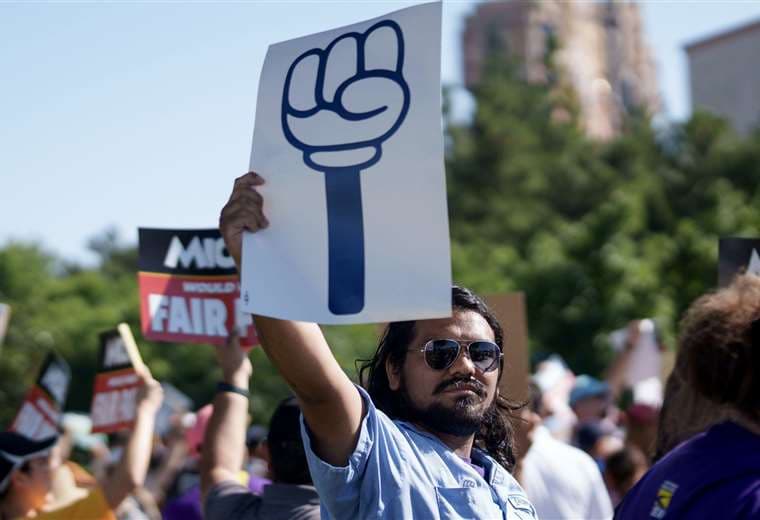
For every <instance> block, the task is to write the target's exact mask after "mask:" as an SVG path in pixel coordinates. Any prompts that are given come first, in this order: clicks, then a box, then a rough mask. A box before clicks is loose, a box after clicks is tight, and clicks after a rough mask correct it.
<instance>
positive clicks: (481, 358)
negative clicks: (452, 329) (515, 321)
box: [410, 339, 504, 372]
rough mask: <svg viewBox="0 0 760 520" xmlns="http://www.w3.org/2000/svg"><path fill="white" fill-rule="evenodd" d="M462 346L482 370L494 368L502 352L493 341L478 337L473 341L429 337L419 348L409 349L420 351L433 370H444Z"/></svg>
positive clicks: (457, 356)
mask: <svg viewBox="0 0 760 520" xmlns="http://www.w3.org/2000/svg"><path fill="white" fill-rule="evenodd" d="M462 347H464V349H465V351H467V356H468V357H469V358H470V361H472V364H473V365H475V367H476V368H477V369H478V370H480V371H482V372H490V371H491V370H494V369H495V368H496V367H497V366H498V364H499V361H500V360H501V358H502V356H503V355H504V354H502V353H501V349H500V348H499V345H497V344H496V343H494V342H493V341H487V340H482V339H478V340H475V341H457V340H454V339H431V340H430V341H428V342H427V343H425V345H424V346H423V347H422V348H421V349H417V348H413V349H410V350H414V351H419V352H422V353H423V354H424V356H425V363H427V366H429V367H430V368H432V369H433V370H446V369H447V368H449V367H450V366H451V365H453V364H454V361H456V360H457V359H458V358H459V353H460V352H461V350H462Z"/></svg>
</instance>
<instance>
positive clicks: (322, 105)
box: [241, 3, 451, 323]
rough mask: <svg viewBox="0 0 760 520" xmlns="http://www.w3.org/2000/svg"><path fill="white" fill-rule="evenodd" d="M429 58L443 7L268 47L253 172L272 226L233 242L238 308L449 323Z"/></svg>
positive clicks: (298, 316) (317, 317) (437, 50)
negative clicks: (237, 258)
mask: <svg viewBox="0 0 760 520" xmlns="http://www.w3.org/2000/svg"><path fill="white" fill-rule="evenodd" d="M440 54H441V4H440V3H431V4H425V5H420V6H415V7H410V8H407V9H402V10H400V11H396V12H393V13H390V14H388V15H386V16H381V17H378V18H375V19H372V20H369V21H366V22H362V23H357V24H354V25H349V26H346V27H343V28H340V29H336V30H332V31H327V32H323V33H318V34H314V35H311V36H306V37H303V38H298V39H295V40H289V41H286V42H282V43H278V44H275V45H272V46H270V48H269V50H268V52H267V56H266V59H265V62H264V67H263V71H262V75H261V80H260V85H259V94H258V102H257V108H256V125H255V130H254V136H253V150H252V154H251V164H250V166H251V169H252V170H254V171H256V172H257V173H259V174H260V175H261V176H262V177H264V179H265V180H266V184H265V185H264V186H263V187H262V188H261V190H260V191H261V193H262V195H263V197H264V211H265V213H266V215H267V218H268V220H269V222H270V226H269V228H267V229H265V230H263V231H260V232H257V233H247V234H246V236H245V237H244V240H243V262H242V263H243V265H242V283H241V297H242V300H243V302H244V309H245V310H246V311H248V312H252V313H254V314H261V315H265V316H274V317H277V318H283V319H293V320H303V321H315V322H319V323H364V322H382V321H397V320H404V319H423V318H433V317H443V316H449V315H450V314H451V261H450V251H449V231H448V212H447V208H446V186H445V176H444V168H443V136H442V129H441V87H440Z"/></svg>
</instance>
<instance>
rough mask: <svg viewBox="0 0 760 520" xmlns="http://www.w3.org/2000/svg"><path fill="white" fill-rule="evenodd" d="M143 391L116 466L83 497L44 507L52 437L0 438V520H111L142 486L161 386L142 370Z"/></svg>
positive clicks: (55, 457)
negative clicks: (39, 439)
mask: <svg viewBox="0 0 760 520" xmlns="http://www.w3.org/2000/svg"><path fill="white" fill-rule="evenodd" d="M138 375H139V376H140V378H141V379H142V381H143V385H142V386H141V387H140V390H139V392H138V394H137V400H136V405H137V411H136V414H135V424H134V426H133V428H132V430H131V432H130V434H129V439H128V442H127V444H126V448H125V450H124V453H123V456H122V458H121V462H120V464H119V465H118V466H117V467H116V469H115V471H114V472H113V474H112V475H111V476H109V477H108V478H105V479H103V480H99V481H98V483H97V485H95V486H94V487H91V488H89V489H87V490H86V492H85V494H84V495H79V496H77V495H72V500H71V501H70V502H69V503H65V502H63V503H57V504H56V506H55V509H52V508H50V507H49V501H50V499H51V491H52V487H53V480H54V479H53V476H54V474H55V473H56V471H57V470H58V469H59V467H60V466H61V462H62V461H61V460H60V453H59V452H58V450H56V449H54V446H55V444H56V442H57V441H58V438H57V437H52V438H50V439H46V440H44V441H31V440H29V439H26V438H25V437H23V436H21V435H19V434H17V433H15V432H3V433H0V519H1V520H15V519H22V518H37V519H40V520H46V519H55V520H67V519H70V520H79V519H85V518H86V519H89V520H100V519H108V520H112V519H114V518H115V515H114V511H115V510H116V509H117V508H118V507H119V506H120V505H121V503H122V502H123V501H124V499H126V498H127V497H128V496H129V495H130V494H131V493H132V492H134V491H135V489H137V488H138V487H140V486H141V485H142V483H143V482H144V480H145V474H146V472H147V470H148V462H149V459H150V453H151V441H152V437H153V426H154V418H155V415H156V411H157V410H158V407H159V406H160V405H161V398H162V392H161V385H159V384H158V382H156V381H155V380H154V379H153V378H152V377H151V375H150V373H149V372H148V371H147V368H145V370H144V371H142V372H140V373H139V374H138Z"/></svg>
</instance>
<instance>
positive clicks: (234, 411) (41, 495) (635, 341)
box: [0, 172, 760, 520]
mask: <svg viewBox="0 0 760 520" xmlns="http://www.w3.org/2000/svg"><path fill="white" fill-rule="evenodd" d="M262 184H263V179H261V177H259V176H258V175H256V174H255V173H252V172H251V173H248V174H246V175H244V176H243V177H241V178H239V179H238V180H237V181H236V183H235V187H234V190H233V193H232V195H231V197H230V200H229V202H228V203H227V205H226V206H225V208H224V210H223V211H222V215H221V220H220V228H221V231H222V234H223V236H224V238H225V242H226V244H227V248H228V250H229V252H230V254H231V255H232V257H233V258H234V259H235V261H236V262H237V264H238V265H240V255H241V240H242V234H243V232H245V231H249V232H256V231H257V230H259V229H261V228H262V227H266V226H267V225H268V223H267V220H266V218H265V217H264V214H263V209H262V208H263V200H262V196H261V194H260V193H259V191H258V188H259V187H260V186H261V185H262ZM254 319H255V323H256V327H257V330H258V333H259V336H260V338H261V343H262V346H261V348H263V349H264V351H265V353H266V355H267V356H268V357H269V359H270V360H271V362H272V364H273V365H274V366H275V367H276V369H277V370H278V371H279V373H280V374H281V376H282V377H283V378H284V380H285V381H286V382H287V383H288V385H289V386H290V388H291V390H292V392H293V395H292V396H287V397H285V398H284V399H283V401H282V402H280V404H279V405H278V407H277V409H276V410H275V412H274V414H273V415H272V417H271V418H270V420H269V422H268V426H267V427H266V428H265V429H264V428H261V427H260V426H249V397H250V393H249V392H250V388H251V386H252V385H253V386H254V387H255V384H256V375H255V370H254V367H252V366H251V363H250V361H249V359H248V356H247V353H246V352H245V351H244V350H243V349H242V348H241V347H240V345H239V343H238V341H237V338H236V337H235V336H234V335H233V336H231V337H230V340H229V341H228V342H227V344H226V345H223V346H219V347H217V349H216V351H217V360H218V364H219V368H220V369H221V373H222V378H221V381H220V382H219V383H218V386H217V388H216V390H217V391H216V394H215V397H214V400H213V402H212V403H210V404H208V405H206V406H205V407H203V408H201V409H200V410H198V411H197V412H195V413H194V414H191V415H178V416H177V417H175V418H174V420H173V421H172V422H171V428H169V429H168V430H167V431H166V432H164V433H163V434H162V435H160V436H158V435H154V433H155V432H154V420H155V416H156V412H157V410H158V407H159V405H160V402H161V387H160V385H158V383H156V381H155V380H154V379H153V378H152V377H151V375H150V373H149V372H148V370H147V369H144V370H143V371H142V372H141V373H140V377H141V379H142V382H143V384H142V386H141V390H140V395H139V397H138V401H137V413H136V417H135V423H134V427H133V428H131V429H130V430H129V431H127V432H123V433H121V434H119V435H113V436H112V438H111V439H110V440H109V445H108V446H107V447H102V446H101V447H100V448H97V449H94V448H93V449H92V450H91V451H90V453H89V455H88V456H89V458H90V461H89V462H90V465H89V471H86V470H85V469H84V468H83V466H82V465H80V464H77V463H76V462H74V460H75V459H76V457H75V456H74V455H72V453H73V452H72V443H71V442H70V440H69V439H68V435H67V434H66V433H65V432H64V433H63V434H62V435H61V436H59V437H55V438H50V439H44V440H41V441H32V440H29V439H26V438H24V437H23V436H21V435H19V434H17V433H14V432H4V433H2V434H0V520H11V519H19V518H41V519H42V518H62V519H79V518H92V519H100V518H120V519H121V518H124V519H154V518H162V517H163V518H169V519H180V518H182V519H193V518H209V519H225V520H227V519H233V518H250V519H258V518H271V519H286V518H288V519H298V520H306V519H316V518H335V519H356V518H394V519H395V518H441V519H444V518H447V519H448V518H484V519H492V518H509V519H535V518H543V519H560V518H561V519H584V520H594V519H605V518H612V517H613V515H614V516H615V518H620V519H639V518H657V519H659V518H760V377H758V375H760V277H756V276H753V275H739V276H737V277H736V279H735V280H734V282H733V284H732V285H731V286H730V287H727V288H724V289H721V290H718V291H716V292H712V293H709V294H706V295H704V296H703V297H701V298H700V299H698V300H697V301H696V302H694V304H693V305H692V306H691V308H690V309H689V310H688V312H687V313H686V315H685V317H684V319H683V322H682V323H681V328H680V331H679V342H678V348H677V357H676V362H675V368H674V370H673V372H672V374H671V375H670V377H669V379H668V381H667V384H666V385H665V387H664V389H661V388H660V387H659V386H658V385H657V384H654V383H653V381H652V378H651V377H649V376H651V374H645V377H639V378H635V379H636V380H635V381H632V380H631V379H630V377H629V375H630V374H631V372H632V371H633V372H635V371H636V370H634V369H633V368H635V366H636V363H637V361H636V356H638V355H639V353H640V352H639V345H641V344H642V338H641V334H648V335H649V336H648V338H649V342H650V345H649V346H650V347H651V348H654V349H655V350H658V349H660V348H661V346H660V345H659V342H658V341H657V340H656V337H657V336H656V334H654V333H653V329H652V328H651V323H644V322H641V321H634V322H632V323H631V324H630V325H629V327H628V329H627V330H626V331H625V334H621V336H620V337H621V338H622V339H621V341H620V345H619V349H618V353H617V356H616V359H615V360H614V362H613V363H612V364H611V366H610V367H609V370H608V372H607V374H606V376H605V378H603V379H595V378H593V377H590V376H588V375H575V374H573V373H572V372H571V371H570V370H569V369H568V367H567V366H565V364H564V362H563V361H562V360H561V359H560V358H558V357H556V356H555V357H551V358H548V359H546V360H543V361H542V362H541V363H538V364H537V365H536V367H535V370H534V371H533V374H532V375H531V377H530V384H529V396H528V399H527V402H521V401H520V400H516V399H514V398H513V397H512V396H508V395H504V394H503V393H502V391H501V389H500V388H501V385H500V383H501V382H502V379H503V378H504V377H505V367H504V356H503V352H504V350H505V349H509V348H510V345H509V340H508V339H507V340H505V333H504V331H503V330H502V328H501V326H500V324H499V322H498V321H497V320H496V318H495V316H494V314H493V313H492V312H491V311H490V310H489V308H488V307H487V306H486V305H485V303H484V302H483V301H482V300H481V299H480V298H479V297H478V296H477V295H475V294H474V293H473V292H471V291H470V290H468V289H466V288H462V287H456V286H455V287H453V289H452V315H451V317H449V318H441V319H428V320H418V321H404V322H394V323H391V324H389V325H388V326H387V328H386V330H385V332H384V334H383V336H382V338H381V340H380V342H379V345H378V347H377V350H376V352H375V353H374V355H373V356H372V357H371V358H370V359H369V360H366V361H365V362H364V363H363V364H362V366H361V368H360V370H359V374H358V383H357V382H354V381H352V380H351V379H349V377H348V376H347V375H346V373H345V372H344V371H343V370H342V369H341V368H340V366H339V365H338V363H337V361H336V360H335V358H334V357H333V355H332V352H331V350H330V347H329V345H328V344H327V341H326V339H325V337H324V336H323V334H322V331H321V329H320V328H319V327H318V326H317V325H316V324H312V323H303V322H293V321H287V320H279V319H274V318H268V317H263V316H255V318H254ZM506 336H507V337H508V334H507V335H506ZM645 368H646V367H645ZM645 371H646V370H645ZM631 383H635V384H634V385H633V388H631ZM254 413H255V411H254ZM257 419H258V420H260V419H261V418H257Z"/></svg>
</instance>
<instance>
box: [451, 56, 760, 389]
mask: <svg viewBox="0 0 760 520" xmlns="http://www.w3.org/2000/svg"><path fill="white" fill-rule="evenodd" d="M473 95H474V97H475V100H476V106H477V108H476V112H475V115H474V118H473V121H472V123H471V124H466V125H462V126H454V127H452V128H450V147H449V158H448V166H449V168H448V186H449V208H450V213H451V234H452V242H453V244H452V247H453V262H454V272H455V277H456V279H457V280H459V281H460V282H462V283H464V284H466V285H471V286H472V287H473V288H475V289H476V290H479V291H488V292H491V291H494V290H520V291H524V292H525V293H526V295H527V305H528V317H529V330H530V336H531V340H532V341H531V344H532V349H533V351H534V352H559V353H560V354H562V355H563V356H564V357H565V359H566V360H567V361H568V362H569V363H570V365H571V367H572V368H573V369H574V370H576V371H580V372H590V373H595V374H598V373H599V372H600V371H601V370H602V369H603V368H604V366H605V363H606V362H607V360H608V358H609V348H608V342H607V333H608V332H610V331H612V330H614V329H616V328H619V327H621V326H624V325H625V324H626V323H627V322H628V321H629V320H631V319H634V318H642V317H647V316H653V317H655V318H657V320H658V321H659V323H660V324H661V326H663V329H664V332H665V336H666V338H670V339H671V340H672V338H673V336H674V333H675V327H676V324H677V320H678V317H679V316H680V315H681V314H682V312H683V311H684V310H685V309H686V307H687V306H688V304H689V303H690V302H691V301H692V300H693V299H694V298H695V297H697V296H698V295H699V294H701V293H703V292H705V291H706V290H708V289H710V288H712V287H714V286H715V284H716V282H717V246H718V238H719V237H721V236H728V235H732V236H738V235H747V236H753V235H757V233H758V223H759V222H760V204H758V203H759V202H760V190H758V184H757V179H758V178H760V162H758V160H757V159H758V158H759V157H758V154H760V138H759V137H760V135H755V136H753V137H752V138H750V139H745V140H741V139H739V138H738V137H737V136H736V135H735V134H734V133H733V132H732V131H731V129H730V128H729V127H728V125H727V124H726V123H725V121H722V120H720V119H719V118H716V117H714V116H711V115H709V114H702V113H698V114H696V115H695V116H694V117H693V118H692V119H691V120H690V121H688V122H686V123H685V124H682V125H676V126H673V127H670V128H667V129H664V130H662V131H660V132H657V131H655V130H654V129H653V128H652V126H651V124H650V122H649V121H648V119H647V118H646V117H644V116H643V115H642V114H629V116H628V119H627V121H626V128H625V132H624V133H623V134H622V136H620V137H619V138H617V139H615V140H613V141H611V142H608V143H599V142H593V141H591V140H589V139H588V138H586V137H585V136H584V135H583V133H582V132H581V131H579V123H578V118H577V111H576V110H575V103H574V101H573V96H572V93H568V92H567V91H566V90H564V89H563V88H562V87H561V86H559V87H558V86H557V85H551V84H550V85H528V84H526V83H524V82H523V81H522V80H521V79H520V77H519V75H518V74H516V73H515V69H514V68H513V67H511V66H510V65H509V63H507V62H505V60H493V61H492V62H491V65H490V67H489V68H488V69H487V73H486V74H485V75H484V78H483V80H482V82H481V84H480V85H479V87H478V88H477V89H475V91H474V92H473Z"/></svg>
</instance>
